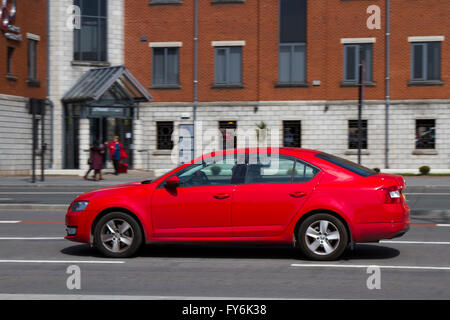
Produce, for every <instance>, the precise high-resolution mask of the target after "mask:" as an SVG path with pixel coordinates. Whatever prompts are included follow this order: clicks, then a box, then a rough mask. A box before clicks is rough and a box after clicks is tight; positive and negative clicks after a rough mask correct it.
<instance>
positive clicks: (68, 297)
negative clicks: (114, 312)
mask: <svg viewBox="0 0 450 320" xmlns="http://www.w3.org/2000/svg"><path fill="white" fill-rule="evenodd" d="M0 300H315V299H310V298H308V299H292V298H260V297H213V296H207V297H196V296H131V295H82V294H58V295H56V294H0ZM320 300H323V299H320ZM325 300H327V299H325Z"/></svg>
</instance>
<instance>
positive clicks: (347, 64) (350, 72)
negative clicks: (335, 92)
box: [344, 43, 373, 83]
mask: <svg viewBox="0 0 450 320" xmlns="http://www.w3.org/2000/svg"><path fill="white" fill-rule="evenodd" d="M372 57H373V46H372V44H371V43H364V44H346V45H344V82H347V83H360V80H359V65H360V63H361V62H362V61H363V60H364V61H365V65H366V70H365V71H366V80H365V81H366V82H372V81H373V77H372V73H373V72H372V63H373V62H372V60H373V58H372Z"/></svg>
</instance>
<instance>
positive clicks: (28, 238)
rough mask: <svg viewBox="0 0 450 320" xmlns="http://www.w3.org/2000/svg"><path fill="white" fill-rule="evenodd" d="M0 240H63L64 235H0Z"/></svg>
mask: <svg viewBox="0 0 450 320" xmlns="http://www.w3.org/2000/svg"><path fill="white" fill-rule="evenodd" d="M0 240H64V237H0Z"/></svg>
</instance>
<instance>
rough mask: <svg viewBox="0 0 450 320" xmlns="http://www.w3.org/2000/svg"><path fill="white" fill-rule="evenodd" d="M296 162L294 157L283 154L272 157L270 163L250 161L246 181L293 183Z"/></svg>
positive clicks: (248, 182)
mask: <svg viewBox="0 0 450 320" xmlns="http://www.w3.org/2000/svg"><path fill="white" fill-rule="evenodd" d="M294 164H295V160H294V159H291V158H286V157H283V156H276V157H271V158H269V161H268V163H259V162H258V163H256V164H251V163H249V164H248V165H247V173H246V176H245V183H246V184H261V183H291V182H292V173H293V170H294Z"/></svg>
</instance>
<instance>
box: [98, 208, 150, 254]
mask: <svg viewBox="0 0 450 320" xmlns="http://www.w3.org/2000/svg"><path fill="white" fill-rule="evenodd" d="M142 243H143V234H142V231H141V228H140V226H139V224H138V223H137V222H136V220H135V219H134V218H133V217H131V216H130V215H128V214H126V213H123V212H111V213H108V214H106V215H105V216H103V217H102V218H100V220H99V221H98V222H97V224H96V225H95V229H94V246H95V248H97V250H99V251H100V252H101V253H102V254H103V255H105V256H107V257H110V258H128V257H131V256H133V255H135V254H136V253H137V251H138V250H139V248H140V247H141V245H142Z"/></svg>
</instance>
